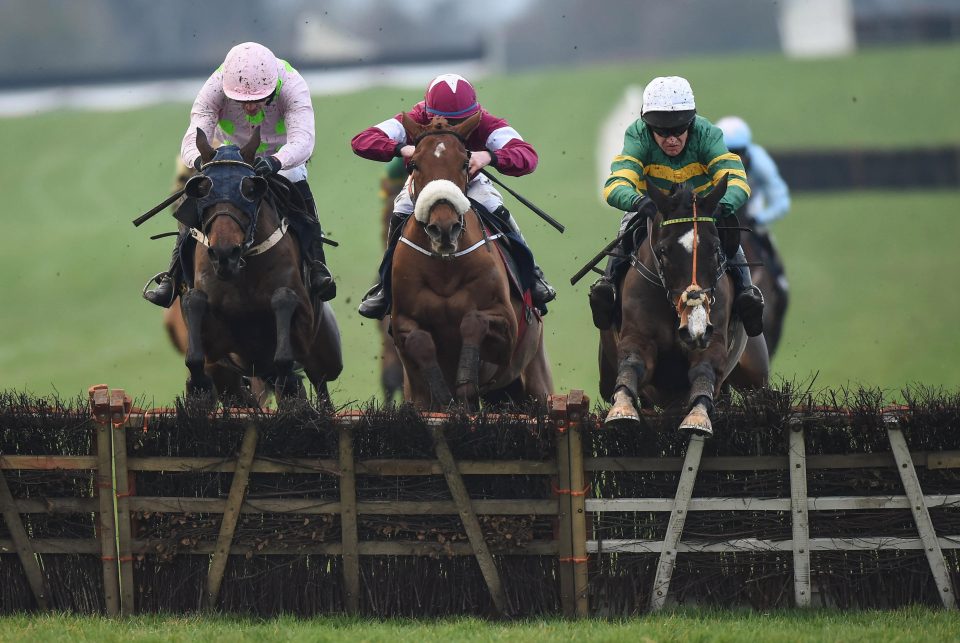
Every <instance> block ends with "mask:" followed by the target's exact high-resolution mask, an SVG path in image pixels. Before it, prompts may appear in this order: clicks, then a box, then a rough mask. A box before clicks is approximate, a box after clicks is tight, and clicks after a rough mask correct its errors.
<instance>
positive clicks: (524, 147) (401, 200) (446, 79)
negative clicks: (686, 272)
mask: <svg viewBox="0 0 960 643" xmlns="http://www.w3.org/2000/svg"><path fill="white" fill-rule="evenodd" d="M477 112H481V114H482V115H481V117H480V123H479V125H478V126H477V128H476V129H475V130H473V132H472V133H471V134H470V136H469V137H468V138H467V141H466V144H467V149H468V150H469V151H470V152H471V155H470V174H471V175H472V176H473V178H472V179H471V180H470V183H469V184H468V185H467V197H469V198H470V199H471V200H472V201H475V202H476V203H479V204H480V205H481V206H482V207H483V208H485V209H486V210H487V212H489V213H490V214H491V215H493V216H494V217H496V218H497V219H499V220H500V221H501V222H503V223H504V224H506V225H507V226H509V228H510V229H511V230H512V231H513V233H514V234H515V235H516V236H517V237H519V238H520V240H521V241H523V242H524V243H525V244H526V241H525V240H524V239H523V234H522V233H521V232H520V228H519V227H518V226H517V222H516V220H515V219H514V218H513V215H511V214H510V212H509V211H508V210H507V209H506V208H505V207H504V205H503V197H502V196H500V193H499V192H497V190H496V189H495V188H494V187H493V184H492V182H491V181H490V179H488V178H487V177H486V176H484V175H483V174H480V173H479V172H480V170H481V169H482V168H483V167H484V166H486V165H491V166H493V167H495V168H496V169H497V170H499V171H500V172H501V173H502V174H508V175H510V176H523V175H525V174H530V173H531V172H533V171H534V170H535V169H536V167H537V161H538V158H537V153H536V151H535V150H534V149H533V146H531V145H530V144H529V143H527V142H526V141H524V140H523V138H521V136H520V134H518V133H517V131H516V130H515V129H513V128H512V127H510V124H509V123H507V121H506V120H504V119H502V118H499V117H497V116H494V115H492V114H490V113H489V112H487V111H486V110H484V109H483V108H482V107H481V106H480V103H478V102H477V94H476V91H475V90H474V88H473V86H472V85H471V84H470V83H469V81H467V79H466V78H463V77H462V76H458V75H457V74H443V75H441V76H437V77H436V78H434V79H433V80H432V81H431V82H430V84H429V86H428V87H427V91H426V95H425V96H424V100H423V101H421V102H419V103H417V104H416V105H414V107H413V109H412V110H411V111H410V116H411V117H412V118H413V120H415V121H417V122H418V123H421V124H424V125H425V124H427V123H429V122H430V120H431V119H432V118H433V117H434V116H443V117H445V118H446V119H447V121H448V122H450V123H451V124H456V123H459V122H461V121H463V120H464V119H465V118H468V117H470V116H472V115H474V114H476V113H477ZM402 119H403V114H402V113H400V114H397V115H396V116H394V117H393V118H389V119H387V120H385V121H383V122H382V123H380V124H378V125H374V126H373V127H369V128H367V129H365V130H363V131H362V132H360V133H359V134H357V135H356V136H354V137H353V140H352V141H351V146H352V147H353V151H354V153H356V154H357V155H358V156H362V157H363V158H366V159H371V160H374V161H389V160H391V159H392V158H394V157H401V158H403V160H404V162H406V161H407V160H408V159H409V158H410V157H411V156H413V152H414V149H415V148H414V145H413V141H411V140H408V139H407V133H406V131H405V130H404V128H403V121H402ZM412 213H413V200H412V199H411V198H410V192H409V190H401V191H400V193H399V194H398V195H397V198H396V200H395V201H394V207H393V214H394V216H393V217H391V219H390V231H389V232H388V240H387V244H388V245H387V251H386V253H384V256H383V262H382V263H381V270H380V283H378V284H376V285H375V286H373V288H371V289H370V290H369V291H368V292H367V294H366V295H364V298H363V301H362V302H361V304H360V308H359V312H360V314H361V315H363V316H364V317H368V318H370V319H383V317H384V316H385V315H386V314H387V312H389V309H390V265H391V261H392V258H393V249H394V247H395V246H396V243H397V239H398V238H399V236H400V235H399V232H400V230H401V229H402V228H403V223H404V221H406V219H407V217H408V216H410V214H412ZM533 272H534V275H533V279H531V280H529V282H530V283H531V284H532V286H531V295H532V297H533V303H534V305H535V306H537V307H538V308H540V310H541V311H544V310H545V309H544V307H543V306H544V304H546V303H547V302H549V301H552V300H553V299H554V298H555V297H556V296H557V293H556V291H555V290H554V289H553V287H552V286H550V284H548V283H547V281H546V279H545V278H544V276H543V271H542V270H540V268H539V267H538V266H536V264H534V269H533Z"/></svg>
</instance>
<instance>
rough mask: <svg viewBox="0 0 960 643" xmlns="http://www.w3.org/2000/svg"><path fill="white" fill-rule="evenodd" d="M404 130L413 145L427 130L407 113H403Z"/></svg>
mask: <svg viewBox="0 0 960 643" xmlns="http://www.w3.org/2000/svg"><path fill="white" fill-rule="evenodd" d="M403 129H404V131H405V132H406V133H407V140H408V141H409V142H410V143H411V144H412V143H413V142H414V141H416V140H417V139H418V138H419V137H420V134H422V133H423V130H424V129H425V128H424V126H423V125H421V124H420V123H418V122H417V121H415V120H413V117H412V116H410V114H408V113H407V112H404V113H403Z"/></svg>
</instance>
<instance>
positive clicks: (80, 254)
mask: <svg viewBox="0 0 960 643" xmlns="http://www.w3.org/2000/svg"><path fill="white" fill-rule="evenodd" d="M665 73H679V74H685V75H687V76H689V78H690V79H691V81H692V83H693V86H694V88H695V90H696V91H697V96H698V101H699V107H700V110H701V112H702V113H704V114H705V115H707V116H710V117H717V116H720V115H721V114H723V113H728V112H737V113H740V114H742V115H744V116H745V117H746V118H748V119H749V120H750V121H751V123H752V124H753V125H754V129H755V131H756V132H757V136H758V138H759V139H760V140H761V141H762V142H764V143H767V144H769V145H770V146H771V147H773V148H777V147H780V148H785V147H794V146H796V147H811V148H812V147H849V146H878V147H895V146H906V145H921V146H934V145H939V144H943V143H950V144H958V143H960V120H958V119H956V118H950V115H951V114H952V111H953V110H952V106H953V105H956V104H957V103H958V102H960V46H940V47H924V48H898V49H889V50H876V51H869V52H865V53H861V54H859V55H857V56H854V57H851V58H844V59H837V60H827V61H788V60H786V59H784V58H782V57H779V56H749V57H736V58H710V59H690V60H686V59H684V60H676V61H656V62H642V63H635V64H630V65H618V66H607V67H596V68H583V69H576V70H572V71H549V72H542V73H537V74H531V75H524V76H510V77H495V78H490V79H485V80H483V81H482V82H480V83H479V91H480V93H481V97H482V99H483V102H484V104H485V105H486V106H487V107H488V108H489V109H490V110H491V111H493V112H494V113H502V114H504V115H506V116H508V117H509V118H510V120H511V123H512V124H514V125H515V126H516V127H517V129H518V130H519V131H520V132H522V133H523V135H524V136H525V138H527V139H528V140H530V141H532V142H533V143H534V144H535V145H536V147H537V149H538V150H539V152H540V155H541V165H540V168H539V169H538V171H537V172H536V173H535V174H533V175H531V176H529V177H525V178H523V179H520V180H509V179H508V180H509V183H510V185H512V186H514V187H516V188H517V189H519V190H520V191H521V192H522V193H523V194H525V195H526V196H528V197H529V198H530V199H532V200H533V201H534V202H536V203H537V204H539V205H540V206H541V207H543V208H544V209H546V210H547V211H548V212H550V213H551V214H552V215H553V216H554V217H556V218H557V219H559V220H560V221H562V222H563V223H564V224H566V225H567V228H568V229H567V233H566V234H564V235H562V236H561V235H558V234H557V233H556V232H555V231H553V229H552V228H549V227H548V226H547V225H546V224H544V223H542V222H540V221H539V220H538V219H536V218H535V217H534V215H532V214H531V213H529V212H527V211H526V210H525V209H524V208H523V206H521V205H519V204H517V203H515V202H513V201H512V199H511V198H510V197H509V196H508V197H507V204H508V206H509V207H511V209H512V210H513V212H514V214H515V215H516V217H517V219H518V220H519V221H520V223H521V225H522V227H523V229H524V232H525V234H526V236H527V238H528V239H529V241H530V242H531V244H532V246H533V248H534V250H535V252H536V254H537V257H538V259H539V260H540V262H541V264H542V265H543V267H544V269H545V270H546V272H547V274H548V276H549V277H550V278H551V280H552V282H553V283H554V284H555V285H556V286H557V288H558V290H559V293H560V299H559V300H558V301H557V302H556V305H555V306H553V307H552V309H551V313H550V315H549V316H548V317H547V334H548V349H549V353H550V356H551V359H552V362H553V368H554V374H555V380H556V385H557V388H558V390H566V389H569V388H582V389H585V390H586V391H587V392H588V394H590V395H591V396H592V397H594V398H595V397H596V394H595V393H596V379H597V376H596V366H595V363H596V339H597V333H596V331H595V330H594V328H593V326H592V325H591V323H590V317H589V311H588V308H587V302H586V291H587V286H588V282H589V278H588V279H586V280H584V281H583V282H581V283H580V284H579V285H578V286H576V287H571V286H570V285H569V284H568V282H567V280H568V278H569V276H570V275H572V274H573V273H574V272H575V271H576V270H577V269H578V268H579V267H580V266H581V265H582V263H583V262H584V261H586V260H587V259H588V258H589V257H590V256H592V255H593V254H594V253H595V252H596V251H597V250H599V248H600V247H602V246H603V245H604V243H605V242H606V241H607V240H608V239H609V238H610V237H611V236H612V235H613V234H614V233H615V229H616V224H617V222H618V220H619V212H617V211H614V210H613V209H611V208H607V207H605V206H602V205H600V203H599V201H598V197H597V186H596V177H595V170H594V167H595V166H594V162H595V161H594V151H595V148H596V144H597V142H596V136H597V131H598V128H599V126H600V123H601V122H602V120H603V118H604V117H605V116H606V114H607V112H608V111H609V110H610V108H611V107H612V105H613V104H614V102H616V100H618V98H619V96H620V94H621V93H622V91H623V88H624V86H625V85H626V84H628V83H641V84H642V83H643V82H645V81H646V80H648V79H649V78H651V77H652V76H655V75H659V74H665ZM419 95H420V90H419V89H416V90H413V89H411V90H397V89H377V90H369V91H364V92H359V93H355V94H347V95H339V96H328V97H318V98H317V99H316V102H315V107H316V113H317V131H318V143H317V148H316V152H315V155H314V159H313V161H312V162H311V165H310V172H311V184H312V186H313V189H314V192H315V193H316V194H317V197H318V202H319V205H320V210H321V217H322V220H323V222H324V227H325V228H326V229H327V230H328V232H329V233H330V234H332V235H333V237H334V238H336V239H337V240H339V241H340V242H341V243H342V246H341V248H340V249H339V250H337V249H334V250H331V251H330V253H329V260H330V263H331V266H332V269H333V271H334V273H335V274H336V276H337V278H338V282H339V292H340V295H339V296H338V298H337V299H336V300H335V301H334V308H335V309H336V312H337V315H338V319H339V321H340V325H341V329H342V332H343V338H344V344H345V345H344V356H345V362H346V364H345V370H344V374H343V375H342V377H341V379H340V380H339V381H338V382H337V383H335V384H334V386H333V392H334V395H335V396H336V399H337V401H338V402H340V403H346V402H350V401H354V400H366V399H368V398H370V397H372V396H374V395H376V394H377V393H378V384H377V381H378V380H377V374H378V368H379V367H378V363H377V342H376V339H375V338H376V330H375V328H376V327H375V325H374V324H372V323H370V322H368V321H366V320H363V319H362V318H360V317H359V316H358V315H357V314H356V305H357V304H358V302H359V297H360V296H361V295H362V293H363V292H364V291H365V290H366V289H367V287H368V286H369V284H370V280H371V277H372V275H373V272H374V269H375V267H376V265H377V263H378V261H379V258H380V252H381V249H380V247H379V234H380V232H379V223H378V220H377V217H378V214H377V213H378V212H379V211H380V206H379V204H378V202H377V189H378V181H379V175H380V172H381V171H382V166H381V165H379V164H376V163H371V162H369V161H365V160H363V159H360V158H358V157H356V156H354V155H353V154H352V152H351V151H350V147H349V140H350V137H351V136H352V135H353V134H355V133H356V132H358V131H360V130H361V129H363V128H364V127H366V126H368V125H369V124H371V123H375V122H378V121H380V120H382V119H383V118H385V117H386V116H387V115H390V114H393V113H396V112H397V111H400V110H401V109H403V108H408V107H409V106H411V105H412V104H413V103H414V102H415V101H416V100H417V99H418V98H419ZM854 97H856V101H854V100H853V98H854ZM918 97H920V98H919V99H918ZM188 111H189V110H188V107H187V106H186V105H182V104H177V105H163V106H158V107H154V108H150V109H141V110H136V111H128V112H117V113H85V112H59V113H49V114H41V115H36V116H31V117H21V118H10V119H3V120H2V127H3V131H4V135H5V140H6V144H7V149H8V150H11V151H12V152H11V153H8V154H5V155H3V156H2V157H0V177H3V178H2V179H0V180H2V188H3V189H2V191H0V195H2V199H3V208H4V210H3V211H4V215H5V216H4V233H5V234H4V237H3V241H4V249H3V252H2V253H0V274H3V275H4V287H3V295H4V297H3V306H2V307H0V328H2V329H3V333H4V337H3V340H2V341H0V388H13V389H27V390H29V391H32V392H34V393H38V394H48V393H51V392H55V391H56V392H59V393H60V394H62V395H64V396H68V397H72V396H74V395H76V394H78V393H81V392H82V391H84V390H85V389H86V387H87V386H89V385H91V384H95V383H100V382H104V383H107V384H109V385H110V386H113V387H122V388H125V389H126V390H127V391H128V392H129V393H131V394H133V395H137V396H146V403H148V404H149V403H151V402H154V403H156V404H166V403H169V402H170V401H171V400H172V399H173V397H174V396H175V395H177V394H178V393H179V392H180V391H181V390H182V386H183V381H184V378H185V370H184V368H183V366H182V361H181V358H180V357H179V356H178V355H176V354H175V353H174V351H173V350H172V349H171V348H170V346H169V345H168V343H167V340H166V337H165V336H164V335H163V333H162V330H161V327H160V313H159V310H158V309H156V308H154V307H153V306H151V305H149V304H147V303H146V302H144V301H142V300H141V299H140V296H139V292H140V289H141V287H142V286H143V283H144V282H145V281H146V279H147V278H148V277H149V276H150V275H152V274H154V273H155V272H157V271H158V270H161V269H162V268H164V267H165V266H166V263H167V259H168V256H169V249H170V241H169V240H164V241H158V242H151V241H149V240H148V236H149V235H151V234H155V233H158V232H163V231H168V230H171V229H173V227H174V226H173V225H172V221H171V219H170V218H169V216H167V215H165V214H164V215H161V216H158V217H156V218H154V219H153V220H152V221H150V222H149V223H147V224H145V225H144V226H143V227H142V228H141V229H135V228H133V226H132V225H130V220H131V219H133V218H134V217H135V216H137V215H138V214H140V213H141V212H143V211H144V210H146V209H148V208H149V207H150V206H152V205H154V204H155V203H157V202H159V201H160V200H161V199H162V198H163V197H164V196H165V195H166V194H167V191H168V189H169V185H170V181H171V177H172V173H173V161H174V157H175V155H176V153H177V150H178V147H179V141H180V138H181V136H182V134H183V130H184V129H185V127H186V125H187V113H188ZM794 204H795V205H794V209H793V212H792V213H791V214H790V215H789V217H788V218H787V219H785V220H784V221H783V222H781V223H779V224H777V226H776V228H775V233H776V235H777V238H778V240H779V242H780V245H781V247H782V250H783V253H784V255H785V257H786V263H787V267H788V270H789V274H790V280H791V284H792V287H793V291H792V292H793V300H792V304H791V310H790V313H789V317H788V320H787V327H786V334H785V337H784V341H783V344H782V348H781V356H780V358H779V359H778V360H777V361H776V362H775V364H774V366H775V372H776V374H777V375H778V376H781V377H784V378H787V379H797V378H799V379H809V378H810V377H812V374H813V373H819V379H818V380H817V383H818V384H819V385H823V386H827V385H830V386H836V385H843V384H846V383H854V382H855V383H862V384H866V385H869V386H877V387H881V388H885V389H894V390H895V389H897V388H898V387H900V386H902V385H904V384H906V383H909V382H923V383H926V384H930V385H938V386H946V387H951V388H953V387H957V386H960V365H958V364H957V362H956V360H955V359H951V358H949V356H950V355H953V356H955V355H956V352H957V346H958V342H957V339H956V332H955V330H954V329H953V328H952V325H953V323H954V322H953V320H955V319H957V318H958V317H960V303H958V299H957V298H956V297H955V296H953V295H952V291H951V289H950V284H951V283H952V278H953V274H952V272H953V271H954V270H956V268H957V260H956V257H955V251H954V241H953V240H954V239H955V238H957V237H958V236H960V221H958V219H957V218H956V212H957V211H958V209H960V208H958V206H960V191H949V190H944V191H939V192H930V193H921V192H901V193H893V192H889V193H881V192H873V193H853V194H835V195H804V194H799V195H795V199H794Z"/></svg>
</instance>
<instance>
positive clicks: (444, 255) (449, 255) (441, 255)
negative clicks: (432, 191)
mask: <svg viewBox="0 0 960 643" xmlns="http://www.w3.org/2000/svg"><path fill="white" fill-rule="evenodd" d="M440 135H449V136H453V137H454V138H456V139H457V140H458V141H460V144H461V145H462V146H463V148H464V150H465V151H466V154H467V158H466V159H465V160H464V162H463V170H462V172H463V179H464V181H463V186H459V185H458V186H457V187H458V188H459V189H460V190H461V191H462V192H463V193H464V194H466V185H468V184H469V182H470V180H469V179H470V176H469V171H470V155H471V152H470V149H469V148H468V147H467V142H466V140H465V139H464V138H463V136H461V135H460V134H458V133H457V132H454V131H453V130H428V131H426V132H422V133H421V134H420V135H419V136H417V138H416V139H415V140H414V146H419V145H420V142H421V141H423V139H425V138H427V137H429V136H440ZM406 168H407V173H408V174H410V187H409V189H410V191H411V195H415V194H416V192H417V190H416V185H415V184H414V180H413V173H414V172H415V171H416V170H417V164H416V162H414V161H412V160H411V161H410V162H409V163H407V165H406ZM444 201H446V200H445V199H438V200H437V201H435V202H434V203H433V204H431V206H430V208H431V209H433V207H435V206H436V205H437V204H438V203H441V202H444ZM447 202H448V203H449V201H447ZM451 205H453V204H451ZM471 209H473V208H471ZM454 210H455V211H456V212H457V218H458V219H457V222H458V223H459V225H460V231H459V233H458V234H457V237H456V239H454V241H459V240H460V237H462V236H463V233H464V232H465V231H466V229H467V226H466V221H465V218H464V214H465V212H461V211H460V210H459V209H458V208H456V207H454ZM474 214H475V215H476V217H477V222H478V223H479V224H480V230H481V232H482V233H483V239H481V240H480V241H477V242H476V243H474V244H472V245H471V246H470V247H468V248H465V249H463V250H459V251H457V252H434V251H433V250H428V249H426V248H423V247H421V246H420V245H418V244H417V243H415V242H414V241H412V240H410V239H408V238H407V237H404V236H403V235H401V236H400V242H401V243H403V244H405V245H407V246H409V247H411V248H413V249H414V250H416V251H417V252H420V253H421V254H424V255H427V256H428V257H435V258H438V259H455V258H457V257H462V256H464V255H468V254H470V253H471V252H473V251H474V250H476V249H477V248H479V247H481V246H483V245H485V244H486V243H487V242H488V241H491V240H494V239H499V238H500V237H502V236H503V233H500V232H497V233H496V234H492V235H488V234H487V229H486V226H484V224H483V220H482V219H481V218H480V215H479V214H477V213H476V210H474ZM418 223H420V225H422V226H424V227H426V225H427V224H426V223H425V222H418ZM488 250H489V248H488Z"/></svg>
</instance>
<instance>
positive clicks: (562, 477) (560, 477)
mask: <svg viewBox="0 0 960 643" xmlns="http://www.w3.org/2000/svg"><path fill="white" fill-rule="evenodd" d="M548 408H549V411H550V419H551V420H552V421H553V426H554V428H555V429H556V431H557V483H556V486H555V489H554V493H555V494H556V496H557V540H558V541H559V543H558V545H559V546H558V551H557V562H558V565H557V566H558V569H559V572H560V605H561V607H562V608H563V615H564V616H567V617H573V616H576V615H577V602H576V596H577V584H576V578H575V577H574V574H573V566H572V565H570V564H568V561H569V560H570V559H572V557H573V517H572V515H571V511H572V507H571V506H570V502H569V496H567V495H566V494H565V493H564V491H565V490H568V489H570V488H571V486H570V477H571V473H570V472H571V469H572V467H571V465H570V431H569V429H570V421H569V418H568V417H567V396H566V395H551V396H550V399H549V405H548Z"/></svg>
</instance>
